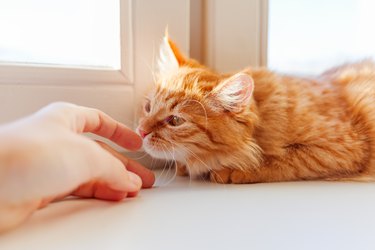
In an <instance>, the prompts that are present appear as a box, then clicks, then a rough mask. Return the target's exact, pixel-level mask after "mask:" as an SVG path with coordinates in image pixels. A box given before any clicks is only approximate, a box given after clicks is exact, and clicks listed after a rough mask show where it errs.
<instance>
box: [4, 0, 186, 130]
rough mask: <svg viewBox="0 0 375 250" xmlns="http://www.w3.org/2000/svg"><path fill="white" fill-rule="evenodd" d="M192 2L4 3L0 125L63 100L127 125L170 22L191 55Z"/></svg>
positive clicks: (9, 0) (19, 0)
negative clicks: (101, 113)
mask: <svg viewBox="0 0 375 250" xmlns="http://www.w3.org/2000/svg"><path fill="white" fill-rule="evenodd" d="M189 4H190V1H189V0H179V1H175V0H162V1H154V0H64V1H62V0H1V1H0V37H1V39H0V106H1V109H0V123H2V122H7V121H10V120H14V119H17V118H19V117H21V116H24V115H27V114H29V113H31V112H34V111H36V110H37V109H39V108H40V107H42V106H44V105H46V104H47V103H50V102H54V101H68V102H73V103H76V104H79V105H84V106H90V107H94V108H99V109H101V110H103V111H104V112H106V113H108V114H109V115H111V116H112V117H114V118H115V119H117V120H119V121H121V122H123V123H125V124H126V125H128V126H129V127H134V126H135V121H136V119H135V117H136V116H135V114H136V111H137V110H138V107H139V105H140V104H139V101H140V99H141V98H142V97H143V96H144V91H145V90H147V86H148V85H150V84H152V82H153V80H152V79H153V78H152V72H151V66H150V65H152V62H153V58H154V55H155V53H154V52H155V50H156V49H157V46H158V44H159V42H160V41H161V39H162V36H163V34H164V30H165V27H166V26H167V25H168V27H169V31H170V34H171V35H172V36H173V38H174V40H175V41H176V42H177V43H178V44H179V46H180V48H181V50H182V51H184V52H185V53H186V54H188V53H187V52H188V51H189V43H188V41H189V30H188V28H189Z"/></svg>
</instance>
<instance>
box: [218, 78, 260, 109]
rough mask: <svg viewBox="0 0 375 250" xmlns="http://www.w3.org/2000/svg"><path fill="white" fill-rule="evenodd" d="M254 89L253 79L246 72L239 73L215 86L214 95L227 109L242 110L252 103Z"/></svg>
mask: <svg viewBox="0 0 375 250" xmlns="http://www.w3.org/2000/svg"><path fill="white" fill-rule="evenodd" d="M253 91H254V81H253V79H252V78H251V77H250V76H249V75H247V74H245V73H238V74H235V75H234V76H232V77H229V78H228V79H226V80H224V81H223V82H222V83H220V84H219V85H218V86H217V87H215V88H214V90H213V96H214V98H215V99H216V101H217V102H219V103H220V104H219V105H220V106H222V108H224V109H225V110H228V111H231V112H240V111H241V110H242V109H243V108H244V107H246V106H247V105H248V104H249V103H250V101H251V96H252V94H253Z"/></svg>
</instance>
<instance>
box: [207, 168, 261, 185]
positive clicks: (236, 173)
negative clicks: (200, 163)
mask: <svg viewBox="0 0 375 250" xmlns="http://www.w3.org/2000/svg"><path fill="white" fill-rule="evenodd" d="M210 180H211V181H212V182H216V183H223V184H226V183H233V184H245V183H255V182H256V180H255V179H254V176H253V175H252V174H251V173H249V172H245V171H241V170H238V169H230V168H223V169H220V170H215V171H211V172H210Z"/></svg>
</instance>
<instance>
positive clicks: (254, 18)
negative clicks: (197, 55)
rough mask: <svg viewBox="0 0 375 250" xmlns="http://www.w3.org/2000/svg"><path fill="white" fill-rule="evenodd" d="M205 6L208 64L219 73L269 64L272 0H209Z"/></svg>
mask: <svg viewBox="0 0 375 250" xmlns="http://www.w3.org/2000/svg"><path fill="white" fill-rule="evenodd" d="M203 9H204V11H205V15H206V17H205V18H204V19H205V21H204V22H205V23H204V39H203V41H204V47H205V49H204V55H203V58H204V61H205V64H207V65H208V66H210V67H212V68H213V69H215V70H217V71H219V72H228V71H236V70H240V69H242V68H244V67H247V66H256V67H259V66H267V32H268V31H267V26H268V0H232V1H227V0H205V2H204V7H203ZM239 44H243V45H245V46H239Z"/></svg>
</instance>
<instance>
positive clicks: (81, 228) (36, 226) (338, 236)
mask: <svg viewBox="0 0 375 250" xmlns="http://www.w3.org/2000/svg"><path fill="white" fill-rule="evenodd" d="M166 173H167V172H164V175H165V174H166ZM160 174H161V172H158V175H159V176H160ZM169 174H171V172H170V173H169ZM165 176H166V175H165ZM170 177H171V176H169V177H168V176H166V177H165V178H163V180H162V181H160V178H159V184H158V185H157V187H155V188H153V189H149V190H143V191H142V192H141V193H140V194H139V197H137V198H134V199H129V200H125V201H123V202H120V203H112V202H105V201H98V200H90V199H86V200H85V199H79V200H74V199H73V200H65V201H62V202H57V203H54V204H51V205H49V206H48V207H46V208H44V209H42V210H40V211H38V212H37V213H36V214H35V215H34V216H33V217H32V218H31V219H30V220H29V221H27V222H26V223H25V224H23V225H22V226H20V227H19V228H17V229H15V230H13V231H11V232H9V233H7V234H4V235H2V236H0V246H2V248H3V249H42V248H43V249H72V247H73V248H75V249H302V248H303V249H369V248H370V247H371V246H374V245H375V238H374V237H373V233H372V232H374V231H375V219H374V216H373V211H375V199H374V194H375V185H374V184H372V183H329V182H299V183H273V184H254V185H219V184H212V183H207V182H203V181H194V180H193V181H190V180H189V178H183V177H177V178H176V179H175V180H174V181H173V182H170V183H169V184H168V185H164V184H166V183H167V182H168V180H170Z"/></svg>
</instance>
